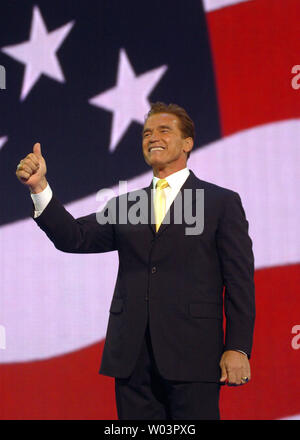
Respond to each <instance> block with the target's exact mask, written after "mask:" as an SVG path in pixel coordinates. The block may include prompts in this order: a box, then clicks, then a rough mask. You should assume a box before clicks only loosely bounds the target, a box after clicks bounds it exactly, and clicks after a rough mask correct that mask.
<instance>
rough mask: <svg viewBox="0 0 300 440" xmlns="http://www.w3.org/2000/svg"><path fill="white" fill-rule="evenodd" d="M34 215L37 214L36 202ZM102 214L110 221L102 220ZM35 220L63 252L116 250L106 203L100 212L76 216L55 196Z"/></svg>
mask: <svg viewBox="0 0 300 440" xmlns="http://www.w3.org/2000/svg"><path fill="white" fill-rule="evenodd" d="M31 216H32V217H33V218H34V206H33V212H32V214H31ZM99 218H102V219H103V218H107V220H108V221H107V222H106V223H104V222H103V221H102V222H99ZM34 220H35V222H36V223H37V224H38V226H39V227H40V228H41V229H42V230H43V231H44V232H45V233H46V235H47V236H48V237H49V238H50V240H51V241H52V242H53V244H54V246H55V247H56V248H57V249H59V250H61V251H63V252H70V253H101V252H109V251H114V250H116V241H115V233H114V226H113V222H112V221H111V219H110V213H109V208H108V207H107V206H106V207H105V208H104V209H103V210H102V212H100V213H93V214H90V215H87V216H84V217H80V218H78V219H75V218H74V217H73V216H72V215H71V214H70V213H69V212H68V211H67V210H66V209H65V208H64V206H63V205H62V204H61V203H60V202H59V201H58V200H57V199H56V197H55V196H52V198H51V200H50V202H49V204H48V205H47V207H46V208H45V209H44V211H43V212H42V214H41V215H40V216H38V217H37V218H34ZM109 220H110V221H109Z"/></svg>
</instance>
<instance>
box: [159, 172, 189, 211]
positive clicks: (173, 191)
mask: <svg viewBox="0 0 300 440" xmlns="http://www.w3.org/2000/svg"><path fill="white" fill-rule="evenodd" d="M189 174H190V170H189V169H188V168H183V169H182V170H180V171H176V173H173V174H170V175H169V176H168V177H166V178H165V180H166V181H167V182H168V184H169V186H167V188H164V189H163V191H164V193H165V196H166V212H168V209H169V208H170V206H171V205H172V203H173V201H174V199H175V197H176V196H177V194H178V193H179V191H180V188H181V187H182V185H183V184H184V182H185V181H186V179H187V178H188V177H189ZM159 180H160V179H159V178H158V177H155V176H153V199H154V197H155V192H156V189H155V188H156V184H157V182H158V181H159Z"/></svg>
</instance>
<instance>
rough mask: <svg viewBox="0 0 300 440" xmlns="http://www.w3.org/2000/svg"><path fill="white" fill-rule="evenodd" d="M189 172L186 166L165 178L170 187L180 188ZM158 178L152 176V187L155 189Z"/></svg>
mask: <svg viewBox="0 0 300 440" xmlns="http://www.w3.org/2000/svg"><path fill="white" fill-rule="evenodd" d="M189 174H190V170H189V169H188V168H183V169H182V170H180V171H176V173H173V174H170V175H169V176H168V177H166V178H165V180H166V181H167V182H168V184H169V186H170V188H171V189H175V188H178V189H180V188H181V187H182V185H183V184H184V182H185V181H186V179H187V178H188V176H189ZM158 180H160V179H159V178H158V177H155V176H153V188H154V189H155V187H156V184H157V182H158Z"/></svg>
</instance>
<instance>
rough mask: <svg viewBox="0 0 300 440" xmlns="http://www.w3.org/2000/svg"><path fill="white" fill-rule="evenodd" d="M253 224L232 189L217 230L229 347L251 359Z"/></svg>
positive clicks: (253, 290) (253, 294) (227, 345)
mask: <svg viewBox="0 0 300 440" xmlns="http://www.w3.org/2000/svg"><path fill="white" fill-rule="evenodd" d="M248 228H249V224H248V221H247V219H246V216H245V211H244V209H243V206H242V202H241V198H240V196H239V194H238V193H236V192H230V196H228V199H227V201H226V204H225V209H224V213H223V216H222V218H221V219H220V222H219V227H218V232H217V248H218V253H219V257H220V262H221V269H222V275H223V282H224V286H225V297H224V309H225V317H226V329H225V350H241V351H244V352H245V353H247V355H248V357H249V358H250V355H251V350H252V340H253V331H254V321H255V286H254V256H253V251H252V241H251V238H250V237H249V234H248Z"/></svg>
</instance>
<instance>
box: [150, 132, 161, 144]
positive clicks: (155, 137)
mask: <svg viewBox="0 0 300 440" xmlns="http://www.w3.org/2000/svg"><path fill="white" fill-rule="evenodd" d="M158 140H159V135H158V132H157V131H153V132H152V133H151V136H150V142H151V143H153V142H157V141H158Z"/></svg>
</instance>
